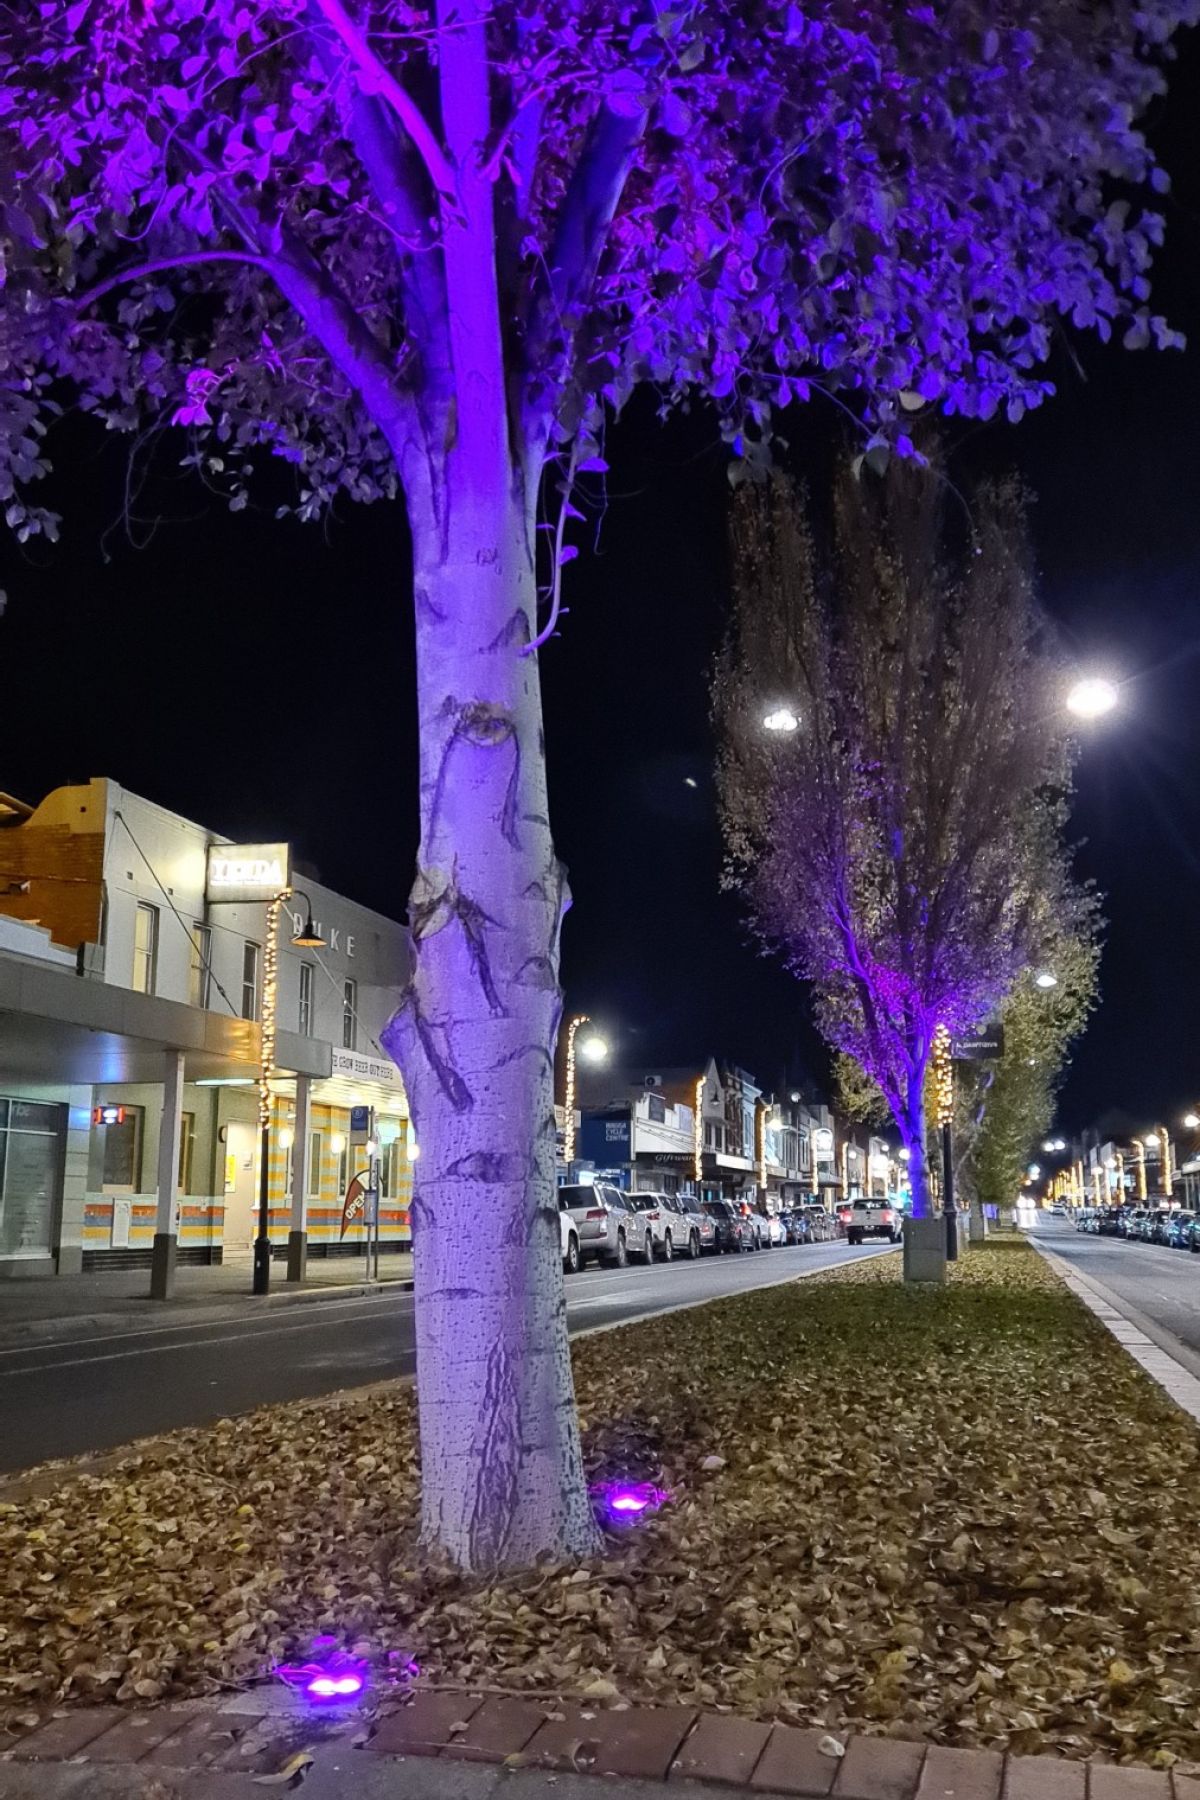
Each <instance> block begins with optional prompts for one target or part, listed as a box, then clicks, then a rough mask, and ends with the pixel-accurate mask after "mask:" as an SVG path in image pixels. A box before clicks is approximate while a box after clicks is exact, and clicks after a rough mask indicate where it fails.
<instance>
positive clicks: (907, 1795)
mask: <svg viewBox="0 0 1200 1800" xmlns="http://www.w3.org/2000/svg"><path fill="white" fill-rule="evenodd" d="M364 1710H366V1711H368V1712H369V1711H370V1710H371V1709H362V1710H360V1709H353V1710H351V1711H349V1712H342V1713H339V1714H326V1715H323V1716H322V1715H319V1714H314V1713H313V1711H312V1710H311V1709H310V1708H306V1707H304V1706H303V1705H302V1704H301V1703H299V1702H298V1701H297V1700H295V1699H294V1698H293V1697H292V1696H291V1695H289V1694H286V1693H285V1692H283V1691H282V1690H281V1689H279V1688H262V1689H258V1690H256V1691H254V1692H251V1693H247V1694H238V1695H235V1696H233V1697H232V1698H230V1699H227V1700H225V1701H223V1702H219V1703H215V1702H207V1701H198V1702H188V1703H185V1704H181V1705H178V1706H163V1707H157V1708H149V1709H145V1710H143V1711H141V1712H132V1711H130V1710H129V1709H128V1708H125V1707H116V1706H105V1707H82V1708H77V1709H75V1710H74V1711H64V1712H60V1713H58V1714H55V1715H53V1716H51V1717H50V1718H48V1719H46V1720H45V1721H44V1722H43V1723H42V1724H41V1725H39V1726H38V1727H37V1728H36V1729H35V1730H32V1731H30V1732H28V1733H26V1734H25V1735H24V1736H20V1737H16V1738H14V1739H10V1740H9V1742H8V1745H7V1746H6V1747H4V1748H3V1750H2V1753H0V1792H3V1786H4V1782H3V1765H4V1763H5V1762H17V1763H24V1764H30V1763H43V1764H56V1763H57V1764H63V1763H70V1764H72V1765H78V1764H80V1763H90V1764H95V1765H97V1766H98V1767H106V1768H107V1769H109V1770H113V1769H114V1768H116V1767H119V1766H122V1765H124V1766H129V1765H133V1764H136V1765H137V1766H138V1767H139V1768H141V1769H144V1770H146V1771H151V1770H153V1769H163V1770H173V1771H176V1772H182V1771H184V1770H209V1769H211V1770H212V1771H214V1772H217V1771H226V1770H241V1771H245V1772H246V1773H249V1774H267V1773H276V1772H278V1771H279V1770H280V1769H281V1768H282V1767H283V1766H284V1765H285V1764H286V1762H287V1759H288V1758H289V1757H290V1756H293V1755H294V1754H295V1753H296V1751H297V1750H298V1749H300V1748H301V1747H303V1746H305V1745H309V1746H311V1745H312V1744H314V1742H316V1741H318V1740H319V1739H321V1738H324V1737H329V1736H337V1737H340V1738H347V1739H352V1740H353V1742H354V1745H355V1754H367V1755H369V1756H370V1757H372V1758H376V1757H377V1758H389V1757H391V1758H397V1757H398V1758H404V1757H409V1756H427V1757H440V1758H444V1759H447V1760H462V1761H467V1762H476V1763H492V1764H498V1765H501V1766H503V1767H507V1768H510V1769H517V1768H529V1769H545V1770H547V1771H554V1770H559V1771H569V1772H572V1773H575V1774H594V1775H602V1776H610V1777H611V1776H617V1777H620V1778H625V1779H629V1780H640V1781H663V1782H674V1781H679V1780H685V1781H700V1782H711V1783H718V1784H722V1785H725V1786H729V1787H735V1788H743V1789H747V1790H749V1792H750V1793H752V1794H782V1795H788V1796H793V1797H795V1800H1200V1768H1196V1767H1195V1766H1194V1765H1188V1769H1187V1772H1186V1773H1185V1772H1184V1771H1183V1768H1182V1766H1181V1767H1180V1768H1178V1769H1173V1770H1171V1771H1170V1772H1169V1773H1168V1772H1166V1771H1160V1770H1156V1769H1148V1768H1144V1767H1140V1766H1139V1767H1129V1768H1126V1767H1118V1766H1117V1765H1115V1764H1113V1763H1099V1762H1093V1763H1087V1762H1074V1761H1069V1760H1067V1759H1065V1758H1059V1757H1053V1756H1021V1757H1017V1756H1005V1755H1003V1754H1002V1753H1001V1752H1000V1751H997V1750H951V1749H946V1748H945V1747H943V1746H942V1745H938V1744H928V1745H927V1744H923V1743H910V1742H908V1741H905V1740H901V1739H898V1738H886V1737H863V1736H855V1735H851V1736H845V1735H844V1734H840V1733H838V1734H834V1733H826V1732H822V1731H820V1730H815V1729H800V1728H798V1727H796V1726H792V1725H770V1724H763V1723H760V1722H757V1721H754V1720H750V1719H740V1718H736V1717H732V1716H730V1715H728V1714H723V1713H708V1712H700V1711H699V1710H698V1709H697V1708H695V1707H690V1706H655V1707H634V1706H623V1707H622V1706H618V1707H611V1708H610V1707H604V1706H600V1705H588V1704H587V1703H586V1702H579V1701H571V1702H566V1701H560V1702H555V1701H553V1700H537V1699H533V1698H530V1699H525V1698H523V1697H521V1696H519V1695H516V1694H490V1695H489V1694H481V1693H477V1694H468V1693H459V1692H457V1691H456V1692H450V1691H448V1690H446V1689H439V1688H425V1689H420V1690H418V1691H417V1692H416V1693H415V1694H413V1695H412V1696H411V1698H410V1699H409V1700H407V1701H406V1702H391V1701H385V1702H384V1703H383V1705H382V1706H381V1707H380V1708H379V1710H378V1713H377V1716H375V1718H374V1719H373V1721H369V1720H368V1719H367V1718H364ZM364 1725H366V1726H367V1729H368V1731H369V1736H367V1735H365V1734H364ZM839 1750H840V1752H841V1754H838V1751H839ZM343 1767H344V1768H345V1774H346V1792H347V1795H348V1796H350V1795H353V1793H354V1792H355V1790H356V1787H357V1785H358V1784H357V1780H356V1777H355V1774H354V1762H353V1760H352V1759H350V1758H348V1759H347V1763H346V1764H345V1765H343Z"/></svg>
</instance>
